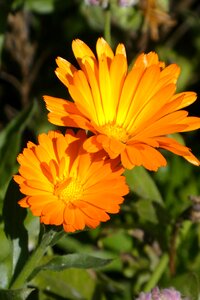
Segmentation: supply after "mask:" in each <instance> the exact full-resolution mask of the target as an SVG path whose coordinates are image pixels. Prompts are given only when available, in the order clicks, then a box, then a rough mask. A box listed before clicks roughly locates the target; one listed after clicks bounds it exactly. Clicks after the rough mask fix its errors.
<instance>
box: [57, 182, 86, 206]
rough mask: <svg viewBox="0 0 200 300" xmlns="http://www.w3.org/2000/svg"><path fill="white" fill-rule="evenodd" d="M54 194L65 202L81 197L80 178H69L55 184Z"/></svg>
mask: <svg viewBox="0 0 200 300" xmlns="http://www.w3.org/2000/svg"><path fill="white" fill-rule="evenodd" d="M55 194H56V195H57V196H58V198H59V199H60V200H62V201H64V202H65V203H68V202H73V201H75V200H78V199H80V198H81V196H82V194H83V186H82V184H81V182H80V180H78V179H76V178H70V179H68V180H67V181H65V182H62V183H60V184H59V183H58V184H57V186H56V187H55Z"/></svg>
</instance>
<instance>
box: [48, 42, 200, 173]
mask: <svg viewBox="0 0 200 300" xmlns="http://www.w3.org/2000/svg"><path fill="white" fill-rule="evenodd" d="M72 49H73V52H74V55H75V57H76V59H77V61H78V63H79V65H80V68H81V69H80V70H77V69H76V68H75V67H74V66H73V65H71V63H70V62H68V61H66V60H64V59H63V58H60V57H59V58H57V64H58V68H57V69H56V75H57V76H58V78H59V79H60V80H61V81H62V82H63V83H64V84H65V85H66V87H67V88H68V90H69V93H70V95H71V97H72V99H73V100H74V103H72V102H70V101H67V100H64V99H59V98H55V97H50V96H44V100H45V102H46V106H47V109H48V110H49V111H50V113H49V115H48V117H49V121H50V122H52V123H53V124H56V125H62V126H72V127H80V128H83V129H87V130H90V131H91V132H92V133H93V134H94V135H93V136H92V137H90V138H89V139H88V140H87V141H86V142H85V143H84V148H85V149H86V150H87V151H88V152H97V151H99V150H100V149H102V148H103V149H104V150H105V151H106V152H107V153H108V154H109V156H110V158H112V159H113V158H116V157H118V156H119V157H120V158H121V162H122V164H123V166H124V167H125V168H128V169H131V168H133V167H134V166H140V165H143V166H144V167H145V168H147V169H149V170H157V169H158V167H160V166H165V165H166V160H165V158H164V157H163V155H162V154H161V153H160V152H159V151H158V150H157V149H158V148H163V149H167V150H169V151H171V152H173V153H175V154H177V155H180V156H183V157H184V158H186V159H187V160H188V161H190V162H191V163H193V164H195V165H199V160H198V159H197V158H196V157H195V156H194V155H193V154H192V153H191V152H190V149H189V148H187V147H185V146H183V145H181V144H179V143H178V142H177V141H176V140H174V139H173V138H172V137H169V136H168V135H169V134H173V133H177V132H184V131H190V130H194V129H197V128H200V118H197V117H189V116H188V112H187V111H185V110H181V109H182V108H184V107H186V106H188V105H189V104H191V103H193V102H194V101H195V100H196V94H195V93H194V92H183V93H178V94H175V91H176V81H177V78H178V76H179V73H180V69H179V67H178V66H177V65H176V64H171V65H169V66H167V67H165V64H164V63H163V62H160V61H159V60H158V56H157V54H156V53H154V52H150V53H148V54H141V55H140V56H139V57H138V58H137V60H136V62H135V64H134V65H133V67H132V68H131V69H130V71H128V67H127V59H126V52H125V48H124V45H122V44H119V45H118V46H117V49H116V53H115V54H114V53H113V51H112V50H111V48H110V47H109V45H108V44H107V43H106V41H105V40H104V39H103V38H99V39H98V41H97V44H96V50H97V58H96V57H95V55H94V54H93V52H92V51H91V50H90V48H89V47H88V46H87V45H86V44H85V43H83V42H82V41H80V40H75V41H73V43H72Z"/></svg>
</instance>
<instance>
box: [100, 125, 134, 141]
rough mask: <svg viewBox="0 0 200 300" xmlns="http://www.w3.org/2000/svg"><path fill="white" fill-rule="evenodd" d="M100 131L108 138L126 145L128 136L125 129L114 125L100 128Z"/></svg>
mask: <svg viewBox="0 0 200 300" xmlns="http://www.w3.org/2000/svg"><path fill="white" fill-rule="evenodd" d="M101 131H102V132H103V133H104V134H105V135H107V136H110V137H112V138H114V139H116V140H118V141H120V142H122V143H126V141H127V140H128V139H129V134H128V133H127V131H126V129H125V128H123V127H121V126H118V125H116V124H110V123H108V124H105V125H103V126H102V127H101Z"/></svg>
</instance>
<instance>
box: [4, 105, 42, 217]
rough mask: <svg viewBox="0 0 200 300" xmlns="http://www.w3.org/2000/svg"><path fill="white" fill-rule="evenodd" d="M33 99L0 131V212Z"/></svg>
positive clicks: (14, 167) (14, 168)
mask: <svg viewBox="0 0 200 300" xmlns="http://www.w3.org/2000/svg"><path fill="white" fill-rule="evenodd" d="M36 108H37V105H36V102H35V101H34V102H33V104H31V105H30V106H29V107H28V108H26V109H25V110H23V111H22V112H20V113H19V114H18V115H17V117H16V118H15V119H13V120H12V121H11V122H10V123H9V124H8V126H7V127H6V128H5V129H4V130H2V131H1V132H0V161H1V164H0V174H1V176H0V213H1V209H2V200H3V199H4V196H5V193H6V190H7V187H8V184H9V182H10V179H11V177H12V175H13V174H14V172H15V171H16V157H17V155H18V152H19V148H20V143H21V135H22V131H23V130H24V128H25V127H26V126H27V124H28V122H29V120H30V119H31V117H32V116H33V114H34V112H35V111H36Z"/></svg>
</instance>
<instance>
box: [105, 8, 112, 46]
mask: <svg viewBox="0 0 200 300" xmlns="http://www.w3.org/2000/svg"><path fill="white" fill-rule="evenodd" d="M104 13H105V23H104V38H105V40H106V41H107V43H108V44H109V45H111V11H110V7H108V8H106V9H105V12H104Z"/></svg>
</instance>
